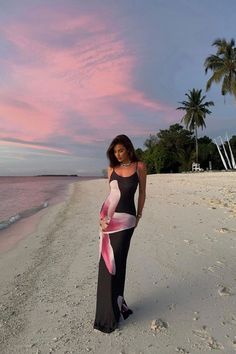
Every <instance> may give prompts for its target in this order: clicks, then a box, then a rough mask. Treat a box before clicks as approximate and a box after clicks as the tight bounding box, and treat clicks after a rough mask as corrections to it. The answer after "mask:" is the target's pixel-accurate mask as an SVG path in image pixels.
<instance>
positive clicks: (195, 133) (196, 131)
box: [195, 123, 198, 163]
mask: <svg viewBox="0 0 236 354" xmlns="http://www.w3.org/2000/svg"><path fill="white" fill-rule="evenodd" d="M195 143H196V163H198V141H197V124H196V123H195Z"/></svg>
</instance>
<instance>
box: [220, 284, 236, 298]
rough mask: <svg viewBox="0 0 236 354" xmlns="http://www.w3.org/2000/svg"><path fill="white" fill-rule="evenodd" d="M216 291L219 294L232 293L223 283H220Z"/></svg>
mask: <svg viewBox="0 0 236 354" xmlns="http://www.w3.org/2000/svg"><path fill="white" fill-rule="evenodd" d="M218 293H219V295H220V296H227V295H228V296H229V295H233V293H232V290H231V289H230V288H227V287H226V286H223V285H220V288H219V289H218Z"/></svg>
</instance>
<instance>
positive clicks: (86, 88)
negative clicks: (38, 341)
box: [0, 7, 170, 143]
mask: <svg viewBox="0 0 236 354" xmlns="http://www.w3.org/2000/svg"><path fill="white" fill-rule="evenodd" d="M35 13H36V10H35ZM36 20H37V22H35V21H36ZM35 23H37V25H35ZM1 31H2V34H3V36H4V38H5V41H7V42H8V43H10V44H11V47H13V48H14V51H15V53H17V58H13V57H12V60H10V61H9V59H8V61H7V63H6V62H4V65H5V67H7V68H8V71H9V73H10V74H9V75H10V76H11V77H10V80H9V82H10V84H9V83H8V85H6V86H5V92H4V95H3V96H2V98H1V101H0V109H1V113H0V116H1V117H2V118H3V120H2V125H1V132H0V138H1V137H2V138H3V137H4V136H5V135H4V134H5V133H4V131H5V129H7V131H9V129H10V128H11V127H14V129H15V130H17V132H18V133H17V137H19V138H21V139H23V140H25V141H30V142H32V141H34V140H40V141H49V140H50V138H51V137H52V136H55V135H57V134H58V135H66V134H68V133H69V134H70V137H71V139H72V140H74V141H75V142H76V141H79V142H84V143H86V142H90V141H91V140H93V139H94V136H96V138H98V139H102V138H106V137H108V136H111V134H112V131H115V130H116V129H120V127H121V126H123V127H124V126H125V128H126V131H132V133H134V134H141V133H142V129H143V128H142V125H140V126H139V124H138V122H137V124H136V125H135V127H134V126H133V122H131V121H129V116H128V115H127V114H125V112H124V111H122V110H120V109H119V104H120V103H122V102H125V104H128V105H130V106H131V107H132V105H133V106H136V105H138V106H139V107H140V110H141V111H143V112H144V113H145V112H148V111H156V112H164V111H168V109H170V108H169V107H166V106H165V105H164V104H162V103H161V102H158V101H154V100H151V99H149V98H148V97H146V95H145V93H144V92H141V91H140V90H137V89H135V87H134V77H133V75H134V68H135V67H136V65H137V58H136V57H135V55H134V54H133V53H131V51H130V50H129V48H127V45H126V44H125V41H124V40H123V39H122V37H121V36H119V33H118V32H116V30H115V27H114V28H109V27H108V25H106V19H105V17H101V16H95V15H90V14H89V15H87V14H84V15H83V14H81V15H80V16H78V14H72V13H71V12H69V13H66V12H65V13H60V14H55V13H54V12H52V11H50V10H48V9H47V7H44V8H37V17H36V15H35V14H34V15H33V16H29V18H27V21H25V22H23V21H18V22H16V21H15V22H14V23H13V22H12V23H11V22H10V23H9V24H8V26H7V27H2V28H1ZM71 111H73V115H74V117H76V119H77V127H78V128H77V129H76V133H75V131H74V129H70V128H69V127H70V122H68V120H69V119H70V114H69V113H70V112H71ZM85 123H86V126H87V132H86V133H85V131H83V129H80V126H84V125H85ZM0 124H1V123H0ZM73 128H74V127H73ZM89 128H90V129H91V131H90V130H89ZM14 129H13V135H14V136H16V135H15V132H14Z"/></svg>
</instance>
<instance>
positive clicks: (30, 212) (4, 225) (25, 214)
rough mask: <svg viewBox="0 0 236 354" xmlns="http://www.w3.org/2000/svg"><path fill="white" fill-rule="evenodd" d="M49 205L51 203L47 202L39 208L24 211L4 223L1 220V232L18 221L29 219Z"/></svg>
mask: <svg viewBox="0 0 236 354" xmlns="http://www.w3.org/2000/svg"><path fill="white" fill-rule="evenodd" d="M48 205H49V203H48V201H47V200H46V201H45V202H43V203H42V204H40V205H39V206H36V207H33V208H30V209H26V210H23V211H22V212H19V213H17V214H15V215H13V216H10V218H9V219H8V220H3V221H1V220H0V230H3V229H6V228H7V227H9V226H10V225H12V224H14V223H15V222H16V221H18V220H20V219H22V218H27V217H29V216H32V215H34V214H36V213H37V212H38V211H40V210H42V209H44V208H47V207H48Z"/></svg>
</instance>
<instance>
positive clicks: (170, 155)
mask: <svg viewBox="0 0 236 354" xmlns="http://www.w3.org/2000/svg"><path fill="white" fill-rule="evenodd" d="M144 145H145V146H146V147H147V149H146V150H145V151H144V152H143V156H142V159H143V161H145V163H146V165H147V170H148V173H170V172H173V173H174V172H181V171H183V170H189V169H191V164H192V160H191V156H192V155H193V153H194V139H193V136H192V133H191V132H189V131H188V130H186V129H183V127H182V126H181V125H180V124H174V125H171V126H170V127H169V129H165V130H160V132H159V133H157V134H156V135H150V137H149V139H147V140H146V141H145V143H144Z"/></svg>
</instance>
